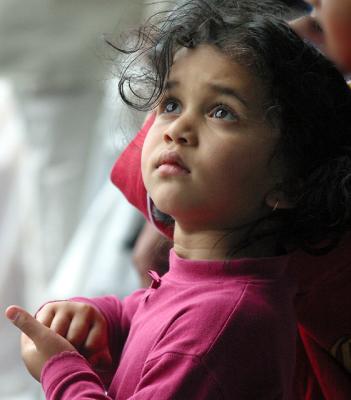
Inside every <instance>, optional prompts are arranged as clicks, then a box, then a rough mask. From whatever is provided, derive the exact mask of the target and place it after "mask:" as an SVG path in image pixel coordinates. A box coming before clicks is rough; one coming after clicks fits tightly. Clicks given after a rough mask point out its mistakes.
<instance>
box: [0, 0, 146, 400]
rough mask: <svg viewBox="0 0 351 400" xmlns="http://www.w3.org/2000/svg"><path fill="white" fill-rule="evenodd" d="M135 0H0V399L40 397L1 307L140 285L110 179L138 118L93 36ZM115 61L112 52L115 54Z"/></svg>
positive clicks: (125, 208) (122, 205) (138, 4)
mask: <svg viewBox="0 0 351 400" xmlns="http://www.w3.org/2000/svg"><path fill="white" fill-rule="evenodd" d="M146 10H148V8H147V7H145V5H144V0H0V305H1V315H0V345H1V346H0V399H2V400H12V399H16V400H35V399H40V398H41V394H40V393H41V390H40V386H39V384H37V383H36V382H34V381H33V380H32V379H31V378H30V377H29V374H28V373H27V371H26V370H25V368H24V366H23V364H22V363H21V360H20V353H19V351H20V350H19V335H18V332H16V331H15V329H14V328H13V327H12V326H11V325H10V324H9V323H8V322H7V321H6V320H5V318H4V316H3V312H4V309H5V308H6V306H8V305H10V304H19V305H21V306H24V307H26V308H27V309H28V310H30V311H31V312H34V311H35V310H36V309H37V307H38V306H39V305H40V304H41V303H42V302H43V301H46V300H47V299H52V298H60V299H62V298H67V297H69V296H71V295H77V294H79V295H88V296H92V295H98V294H102V293H116V294H117V295H119V296H121V297H123V296H125V295H126V294H128V293H129V292H131V291H132V290H134V289H135V288H136V287H138V285H139V281H138V277H137V276H136V273H135V271H134V269H133V267H132V265H131V260H130V249H131V246H130V243H131V242H132V241H133V237H134V236H135V234H136V232H137V230H138V228H139V226H140V224H141V221H142V219H141V217H140V215H139V214H138V213H137V212H136V211H135V210H134V209H132V208H131V206H129V205H128V204H127V203H126V202H125V200H124V199H123V198H122V196H121V195H120V194H119V192H118V191H117V190H116V189H115V188H114V187H113V186H112V184H111V183H110V182H109V172H110V169H111V167H112V165H113V162H114V160H115V158H116V157H117V155H118V153H119V152H120V151H121V149H122V148H123V146H124V144H125V143H126V138H128V137H129V138H130V137H131V136H132V135H133V134H134V133H136V131H137V129H138V128H139V127H140V124H141V121H142V120H143V118H144V116H143V115H141V114H135V113H134V114H132V113H131V112H130V111H127V110H126V109H125V108H124V107H123V106H122V105H121V104H120V102H119V101H118V94H117V89H116V82H114V80H113V79H112V78H113V75H112V74H111V72H112V65H111V63H110V62H108V59H110V58H111V51H109V50H108V48H107V46H106V45H104V42H103V39H102V34H103V33H111V32H113V33H114V34H116V35H117V34H118V33H119V32H121V31H122V30H126V29H130V28H132V27H134V26H136V25H138V23H139V22H140V20H141V19H142V17H143V16H145V15H144V14H145V13H146V12H148V11H146ZM115 62H116V63H118V59H116V60H115Z"/></svg>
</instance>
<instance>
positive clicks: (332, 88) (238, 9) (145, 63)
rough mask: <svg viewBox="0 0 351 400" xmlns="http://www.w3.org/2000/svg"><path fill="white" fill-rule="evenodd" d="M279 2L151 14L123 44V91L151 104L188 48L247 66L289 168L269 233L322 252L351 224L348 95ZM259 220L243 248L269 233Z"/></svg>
mask: <svg viewBox="0 0 351 400" xmlns="http://www.w3.org/2000/svg"><path fill="white" fill-rule="evenodd" d="M273 3H275V2H274V1H272V2H270V1H262V2H256V1H250V0H246V1H243V0H241V1H240V0H237V1H234V0H231V1H224V0H212V1H210V0H208V1H205V0H191V1H187V2H183V3H182V4H181V5H180V6H178V7H176V8H175V9H173V10H171V11H170V12H168V13H158V14H156V15H154V16H153V17H152V18H151V19H149V20H148V22H147V24H146V25H144V26H142V27H141V28H140V30H139V31H138V34H137V36H136V41H134V42H132V43H129V44H128V45H127V46H126V47H127V48H126V47H125V48H124V49H120V48H119V47H118V46H117V47H116V48H118V50H120V51H122V52H124V53H128V54H129V56H131V57H132V58H130V59H129V61H128V63H127V64H126V65H125V69H124V70H123V71H122V75H121V79H120V82H119V90H120V94H121V97H122V99H123V100H124V101H125V103H127V104H129V105H130V106H132V107H133V108H135V109H138V110H150V109H152V108H154V107H155V106H156V105H157V104H158V102H159V101H160V99H161V97H162V95H163V92H164V88H165V82H166V80H167V77H168V74H169V71H170V68H171V65H172V61H173V56H174V54H175V52H176V51H177V50H178V49H179V48H181V47H189V48H191V47H196V46H198V45H199V44H210V45H213V46H216V47H217V48H219V49H220V50H221V51H222V52H223V53H224V54H226V55H228V56H229V57H230V58H231V59H233V60H235V61H236V62H238V63H240V64H242V65H244V66H246V67H247V68H249V69H250V70H251V71H252V73H254V74H255V75H257V76H258V77H259V78H260V79H261V81H262V82H263V84H264V87H265V88H266V89H267V92H268V96H267V97H268V98H267V104H266V116H267V118H268V120H269V121H270V123H271V124H272V125H273V126H275V127H278V128H279V129H280V132H281V134H280V138H279V140H278V143H277V145H276V148H275V152H274V156H276V157H279V158H281V159H282V160H283V161H284V165H285V166H286V168H285V176H284V179H283V182H282V183H281V184H280V185H279V187H278V188H277V189H279V190H281V191H283V192H284V193H285V195H286V197H287V199H288V200H290V202H291V203H293V204H294V208H292V209H289V210H277V211H276V212H274V213H272V214H271V215H269V216H268V217H266V219H265V220H267V219H271V220H275V221H277V224H274V226H275V229H274V231H268V230H267V231H266V232H264V233H263V234H264V235H267V234H274V235H276V237H277V239H278V240H279V242H280V243H281V244H283V245H284V246H288V247H289V248H296V247H298V248H304V249H306V250H308V251H309V252H314V253H316V254H317V253H322V252H326V251H328V250H329V249H331V248H332V247H334V246H335V245H336V244H337V242H338V240H339V239H340V238H341V237H342V235H343V234H344V233H345V232H346V231H348V230H350V222H351V193H350V191H351V91H350V89H349V87H348V86H347V84H346V82H345V80H344V78H343V76H342V75H341V74H340V73H339V72H338V70H337V69H336V68H335V66H334V65H333V64H332V63H331V62H330V61H329V60H327V59H326V58H325V57H324V56H323V55H322V54H321V53H320V52H319V51H318V50H316V49H315V48H313V47H312V46H311V45H309V44H308V43H306V42H304V41H303V40H302V39H301V38H300V37H298V36H297V35H296V34H295V32H294V31H293V30H292V29H290V27H289V26H288V25H287V24H286V23H285V22H284V21H283V20H282V19H281V18H280V17H277V16H276V15H273V13H272V10H273V8H274V4H273ZM279 221H280V223H278V222H279ZM261 222H262V221H257V222H256V223H255V224H253V227H252V229H251V230H250V239H248V240H247V241H246V244H247V243H249V242H250V241H251V240H257V239H258V238H259V237H261V236H262V230H260V231H259V230H258V229H256V228H257V227H258V226H259V225H260V223H261ZM258 232H259V233H258Z"/></svg>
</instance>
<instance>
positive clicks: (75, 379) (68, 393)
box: [41, 351, 110, 400]
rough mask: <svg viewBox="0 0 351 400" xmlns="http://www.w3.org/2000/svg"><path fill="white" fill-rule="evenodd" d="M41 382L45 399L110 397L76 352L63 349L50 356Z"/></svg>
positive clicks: (78, 399) (92, 399)
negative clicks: (63, 350)
mask: <svg viewBox="0 0 351 400" xmlns="http://www.w3.org/2000/svg"><path fill="white" fill-rule="evenodd" d="M41 382H42V386H43V390H44V393H45V398H46V399H47V400H83V399H84V400H89V399H91V400H102V399H110V397H108V396H107V395H106V391H105V388H104V385H103V383H102V381H101V380H100V378H99V377H98V375H97V374H95V373H94V372H93V371H92V369H91V367H90V365H89V363H88V362H87V361H86V360H85V358H84V357H82V356H81V355H80V354H78V353H77V352H69V351H65V352H62V353H60V354H57V355H55V356H53V357H52V358H50V360H49V361H48V362H47V363H46V364H45V365H44V368H43V371H42V374H41Z"/></svg>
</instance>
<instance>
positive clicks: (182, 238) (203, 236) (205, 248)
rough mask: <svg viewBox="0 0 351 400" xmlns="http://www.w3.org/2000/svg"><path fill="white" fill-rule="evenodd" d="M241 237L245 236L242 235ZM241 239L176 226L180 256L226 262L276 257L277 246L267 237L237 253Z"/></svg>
mask: <svg viewBox="0 0 351 400" xmlns="http://www.w3.org/2000/svg"><path fill="white" fill-rule="evenodd" d="M240 236H243V234H242V233H241V235H240ZM240 239H241V237H239V235H234V234H233V233H228V232H227V231H222V230H202V231H185V230H183V229H181V228H180V227H179V226H178V225H177V224H175V230H174V250H175V252H176V253H177V255H178V256H180V257H182V258H187V259H194V260H225V259H238V258H259V257H273V256H276V255H277V254H276V244H275V241H274V240H273V238H272V237H266V238H264V239H261V240H259V241H256V242H255V243H252V244H250V245H248V246H245V247H244V248H242V249H240V250H237V251H235V253H234V254H233V249H234V247H235V243H238V242H240Z"/></svg>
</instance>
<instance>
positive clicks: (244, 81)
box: [167, 44, 266, 105]
mask: <svg viewBox="0 0 351 400" xmlns="http://www.w3.org/2000/svg"><path fill="white" fill-rule="evenodd" d="M167 86H168V88H170V87H181V86H185V87H186V88H189V87H197V88H198V89H200V90H205V88H206V90H213V91H214V92H215V91H216V90H217V91H218V92H221V93H222V94H226V95H230V94H237V95H238V97H239V98H240V99H242V102H243V103H244V104H251V105H254V104H257V103H259V102H262V101H263V96H265V94H266V93H265V92H266V90H265V87H264V84H263V82H262V81H261V79H259V78H258V77H257V75H255V74H254V73H253V72H252V71H251V69H249V68H248V67H246V66H244V65H242V64H241V63H238V62H237V61H235V59H232V58H230V57H229V56H228V55H227V54H226V53H224V52H223V51H221V50H220V49H219V48H217V47H215V46H213V45H208V44H201V45H198V46H196V47H195V48H181V49H179V50H178V51H177V52H176V54H175V56H174V61H173V65H172V67H171V70H170V74H169V77H168V85H167Z"/></svg>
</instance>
